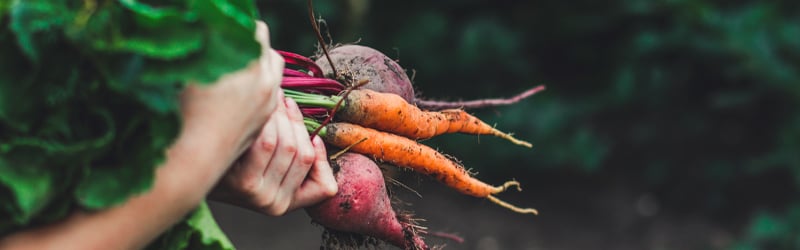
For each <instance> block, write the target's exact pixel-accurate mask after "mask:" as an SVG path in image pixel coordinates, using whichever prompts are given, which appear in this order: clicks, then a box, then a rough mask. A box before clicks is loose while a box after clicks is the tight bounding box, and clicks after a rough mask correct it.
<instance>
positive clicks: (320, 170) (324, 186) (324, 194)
mask: <svg viewBox="0 0 800 250" xmlns="http://www.w3.org/2000/svg"><path fill="white" fill-rule="evenodd" d="M312 144H313V145H314V151H315V154H316V159H315V161H314V165H312V166H311V169H310V170H309V172H308V177H307V178H306V180H305V182H303V184H302V185H301V186H300V189H298V190H297V192H296V193H295V202H294V204H292V206H291V209H295V208H300V207H307V206H311V205H314V204H316V203H318V202H320V201H323V200H325V199H327V198H330V197H332V196H334V195H336V192H337V191H338V185H337V184H336V179H335V178H334V175H333V169H332V168H331V166H330V164H329V163H328V155H327V153H326V152H325V144H324V143H323V142H322V139H321V138H320V137H318V136H317V137H314V140H313V141H312Z"/></svg>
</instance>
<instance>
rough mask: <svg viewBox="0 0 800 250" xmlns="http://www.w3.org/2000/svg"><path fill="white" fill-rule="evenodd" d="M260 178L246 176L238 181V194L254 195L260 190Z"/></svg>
mask: <svg viewBox="0 0 800 250" xmlns="http://www.w3.org/2000/svg"><path fill="white" fill-rule="evenodd" d="M261 180H262V179H261V178H259V177H255V176H246V177H245V178H242V179H241V180H240V181H239V185H237V188H238V189H239V191H240V192H242V193H245V194H255V193H257V192H258V190H259V189H260V188H261Z"/></svg>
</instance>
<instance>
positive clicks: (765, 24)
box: [263, 0, 800, 249]
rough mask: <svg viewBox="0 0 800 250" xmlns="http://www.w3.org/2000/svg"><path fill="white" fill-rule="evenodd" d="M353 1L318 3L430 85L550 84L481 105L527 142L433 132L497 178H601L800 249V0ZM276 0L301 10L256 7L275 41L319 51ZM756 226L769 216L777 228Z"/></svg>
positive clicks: (347, 32) (339, 34) (337, 24)
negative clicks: (519, 97)
mask: <svg viewBox="0 0 800 250" xmlns="http://www.w3.org/2000/svg"><path fill="white" fill-rule="evenodd" d="M318 2H319V1H318ZM358 2H361V3H364V2H366V1H348V3H349V4H341V5H334V6H329V5H328V6H318V11H317V12H318V13H321V15H322V18H324V19H326V21H327V27H329V28H330V34H331V36H332V37H333V39H334V42H337V43H348V42H354V41H357V40H359V39H360V41H361V44H362V45H367V46H371V47H374V48H376V49H378V50H381V51H383V52H384V53H386V54H387V55H389V56H391V57H393V58H397V59H399V61H400V64H401V65H402V66H404V67H406V68H407V69H409V70H415V72H414V73H415V75H416V77H415V79H414V80H415V85H416V87H417V88H418V90H419V91H418V92H421V95H422V96H424V97H428V98H437V99H456V98H463V99H474V98H482V97H498V96H510V95H512V94H514V93H516V92H517V91H521V90H523V89H525V88H527V87H531V86H534V85H536V84H541V83H543V84H547V87H548V90H547V91H545V92H543V93H541V94H538V95H537V96H534V97H533V98H531V99H530V100H527V101H524V102H522V103H520V104H517V105H514V106H511V107H500V108H495V109H491V110H485V111H479V112H477V115H478V116H479V117H482V118H484V119H486V120H487V121H488V122H489V123H497V127H498V128H499V129H501V130H504V131H511V132H516V136H517V137H518V138H522V139H526V140H529V141H531V142H532V143H533V144H534V149H533V151H529V150H526V149H522V148H518V147H514V146H513V145H509V144H508V143H505V142H503V141H502V140H495V139H493V138H487V137H482V138H480V139H479V142H480V144H477V142H478V140H476V139H475V138H471V137H463V136H455V135H454V136H447V137H443V138H437V139H434V140H431V141H429V142H430V143H432V144H435V146H437V147H438V148H440V149H441V150H442V151H444V152H447V153H448V154H451V155H453V156H455V157H457V158H459V159H460V160H462V161H463V163H464V164H465V165H466V166H468V167H470V168H474V169H476V170H477V171H478V172H480V176H481V177H482V178H486V180H487V181H489V182H490V183H491V182H492V178H494V180H495V181H502V180H503V179H505V178H508V177H509V176H512V177H516V178H518V179H520V181H521V182H522V183H523V185H524V183H536V186H537V187H543V188H546V187H547V186H548V184H547V183H548V182H555V181H559V182H563V181H567V182H569V181H570V178H565V179H558V180H552V179H544V178H537V176H538V175H543V174H546V173H556V172H559V173H562V174H561V176H565V175H569V174H572V175H573V176H576V178H575V179H583V178H585V177H582V176H586V175H588V176H595V177H596V178H603V179H604V180H605V183H612V182H621V183H619V184H620V185H626V186H628V187H631V188H632V189H636V190H646V192H653V193H655V194H656V195H657V198H658V199H659V200H660V201H662V203H663V205H664V207H665V209H669V210H671V211H679V212H682V213H685V214H702V215H705V216H708V217H710V218H712V219H714V220H716V221H719V222H720V223H721V224H723V225H726V226H730V227H731V228H735V229H734V230H733V231H734V232H736V233H739V234H740V236H741V238H742V239H743V240H745V241H748V243H747V244H745V245H748V246H750V245H752V246H755V247H757V248H758V247H759V246H761V247H762V249H777V248H772V247H769V246H776V247H778V248H782V249H793V248H797V247H800V243H799V242H798V240H797V239H798V237H800V233H798V231H797V230H796V228H795V229H792V227H791V226H789V225H796V224H800V219H798V218H797V216H792V215H791V214H793V213H795V212H792V211H794V210H797V209H796V208H791V209H788V208H787V207H788V205H789V204H790V201H793V200H796V199H797V197H800V192H799V191H800V153H798V152H800V112H798V111H797V110H798V107H800V66H799V65H800V4H798V2H795V1H689V0H673V1H646V0H616V1H588V0H578V1H433V2H432V1H372V2H369V3H368V4H367V6H368V7H367V8H366V11H364V12H359V11H357V10H358V9H359V6H356V7H354V6H353V5H354V3H358ZM286 5H288V4H286ZM279 7H281V8H284V9H291V10H293V12H291V13H292V14H290V15H289V14H284V13H283V12H272V11H270V10H267V11H266V12H264V13H263V14H264V15H265V16H268V17H269V18H270V19H274V20H276V22H275V23H274V25H273V30H274V31H275V33H274V36H273V37H274V38H276V39H277V41H276V42H275V44H276V47H279V48H282V49H286V50H291V51H298V52H303V53H305V54H312V53H313V50H314V46H313V44H314V43H313V42H314V40H313V38H312V32H311V29H310V28H309V24H308V21H307V17H305V16H297V14H295V13H297V12H299V11H300V10H302V4H295V5H290V6H279ZM359 13H364V14H363V15H361V16H358V14H359ZM353 15H356V16H353ZM351 30H357V31H356V32H351ZM409 72H410V71H409ZM467 145H474V146H467ZM545 176H552V175H545ZM575 185H581V183H575ZM552 192H558V190H553V191H552ZM754 211H763V212H759V213H760V214H768V215H769V218H772V220H765V219H763V218H764V216H755V217H752V218H751V216H752V215H753V213H754ZM784 220H786V222H783V221H784ZM751 221H753V222H752V223H751ZM784 223H785V224H787V225H786V226H780V225H781V224H784ZM751 224H752V225H753V226H754V227H759V225H762V226H761V227H764V226H763V225H765V224H766V225H772V224H774V226H775V228H774V234H771V235H770V236H769V237H766V236H763V234H761V233H757V232H760V231H759V230H756V229H753V230H750V229H747V228H748V227H749V225H751ZM762 231H763V230H762ZM771 232H772V231H771ZM770 242H772V243H770ZM776 242H777V243H776ZM759 244H764V245H759ZM764 247H765V248H764Z"/></svg>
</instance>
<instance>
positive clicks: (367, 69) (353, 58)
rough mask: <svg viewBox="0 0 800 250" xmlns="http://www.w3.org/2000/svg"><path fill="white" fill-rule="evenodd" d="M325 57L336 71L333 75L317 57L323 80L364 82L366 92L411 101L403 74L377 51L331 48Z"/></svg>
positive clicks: (325, 61) (357, 48) (321, 57)
mask: <svg viewBox="0 0 800 250" xmlns="http://www.w3.org/2000/svg"><path fill="white" fill-rule="evenodd" d="M328 55H330V59H331V61H333V65H334V66H335V68H336V69H337V70H338V71H339V72H333V69H332V67H331V64H330V63H329V62H328V60H327V58H325V57H324V56H320V58H319V59H317V60H316V63H317V65H319V68H320V69H321V70H322V72H323V73H324V74H325V76H326V77H329V78H335V76H336V75H339V76H341V77H343V78H344V79H337V80H341V81H344V82H356V81H359V80H362V79H366V80H369V84H367V85H365V86H364V88H366V89H371V90H374V91H377V92H383V93H393V94H396V95H399V96H400V97H402V98H403V99H405V100H406V101H407V102H413V101H414V88H413V87H412V86H411V80H409V79H408V75H407V74H406V71H405V70H403V68H402V67H400V65H398V64H397V62H395V61H394V60H392V59H391V58H389V57H388V56H386V55H384V54H383V53H381V52H380V51H377V50H375V49H373V48H370V47H366V46H361V45H343V46H339V47H336V48H333V49H331V50H330V51H329V52H328Z"/></svg>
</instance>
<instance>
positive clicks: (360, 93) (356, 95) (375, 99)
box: [336, 89, 531, 147]
mask: <svg viewBox="0 0 800 250" xmlns="http://www.w3.org/2000/svg"><path fill="white" fill-rule="evenodd" d="M344 103H345V104H344V107H342V108H341V110H339V111H338V112H337V113H336V118H338V119H340V120H342V121H346V122H350V123H355V124H360V125H362V126H365V127H369V128H375V129H377V130H381V131H386V132H391V133H394V134H397V135H402V136H405V137H408V138H411V139H427V138H431V137H434V136H437V135H441V134H445V133H465V134H477V135H493V136H498V137H501V138H504V139H507V140H510V141H511V142H513V143H514V144H518V145H522V146H525V147H531V144H530V143H528V142H526V141H521V140H518V139H516V138H514V137H513V136H511V135H510V134H507V133H503V132H501V131H499V130H497V129H495V128H494V127H492V126H490V125H489V124H486V123H485V122H483V121H481V120H480V119H478V118H477V117H475V116H472V115H470V114H468V113H467V112H465V111H464V110H460V109H448V110H442V111H422V110H420V109H419V108H418V107H417V106H414V105H412V104H409V103H408V102H406V101H405V99H403V98H402V97H400V96H398V95H396V94H391V93H380V92H375V91H372V90H368V89H359V90H353V91H351V92H350V94H349V95H348V96H347V98H346V99H345V102H344Z"/></svg>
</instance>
